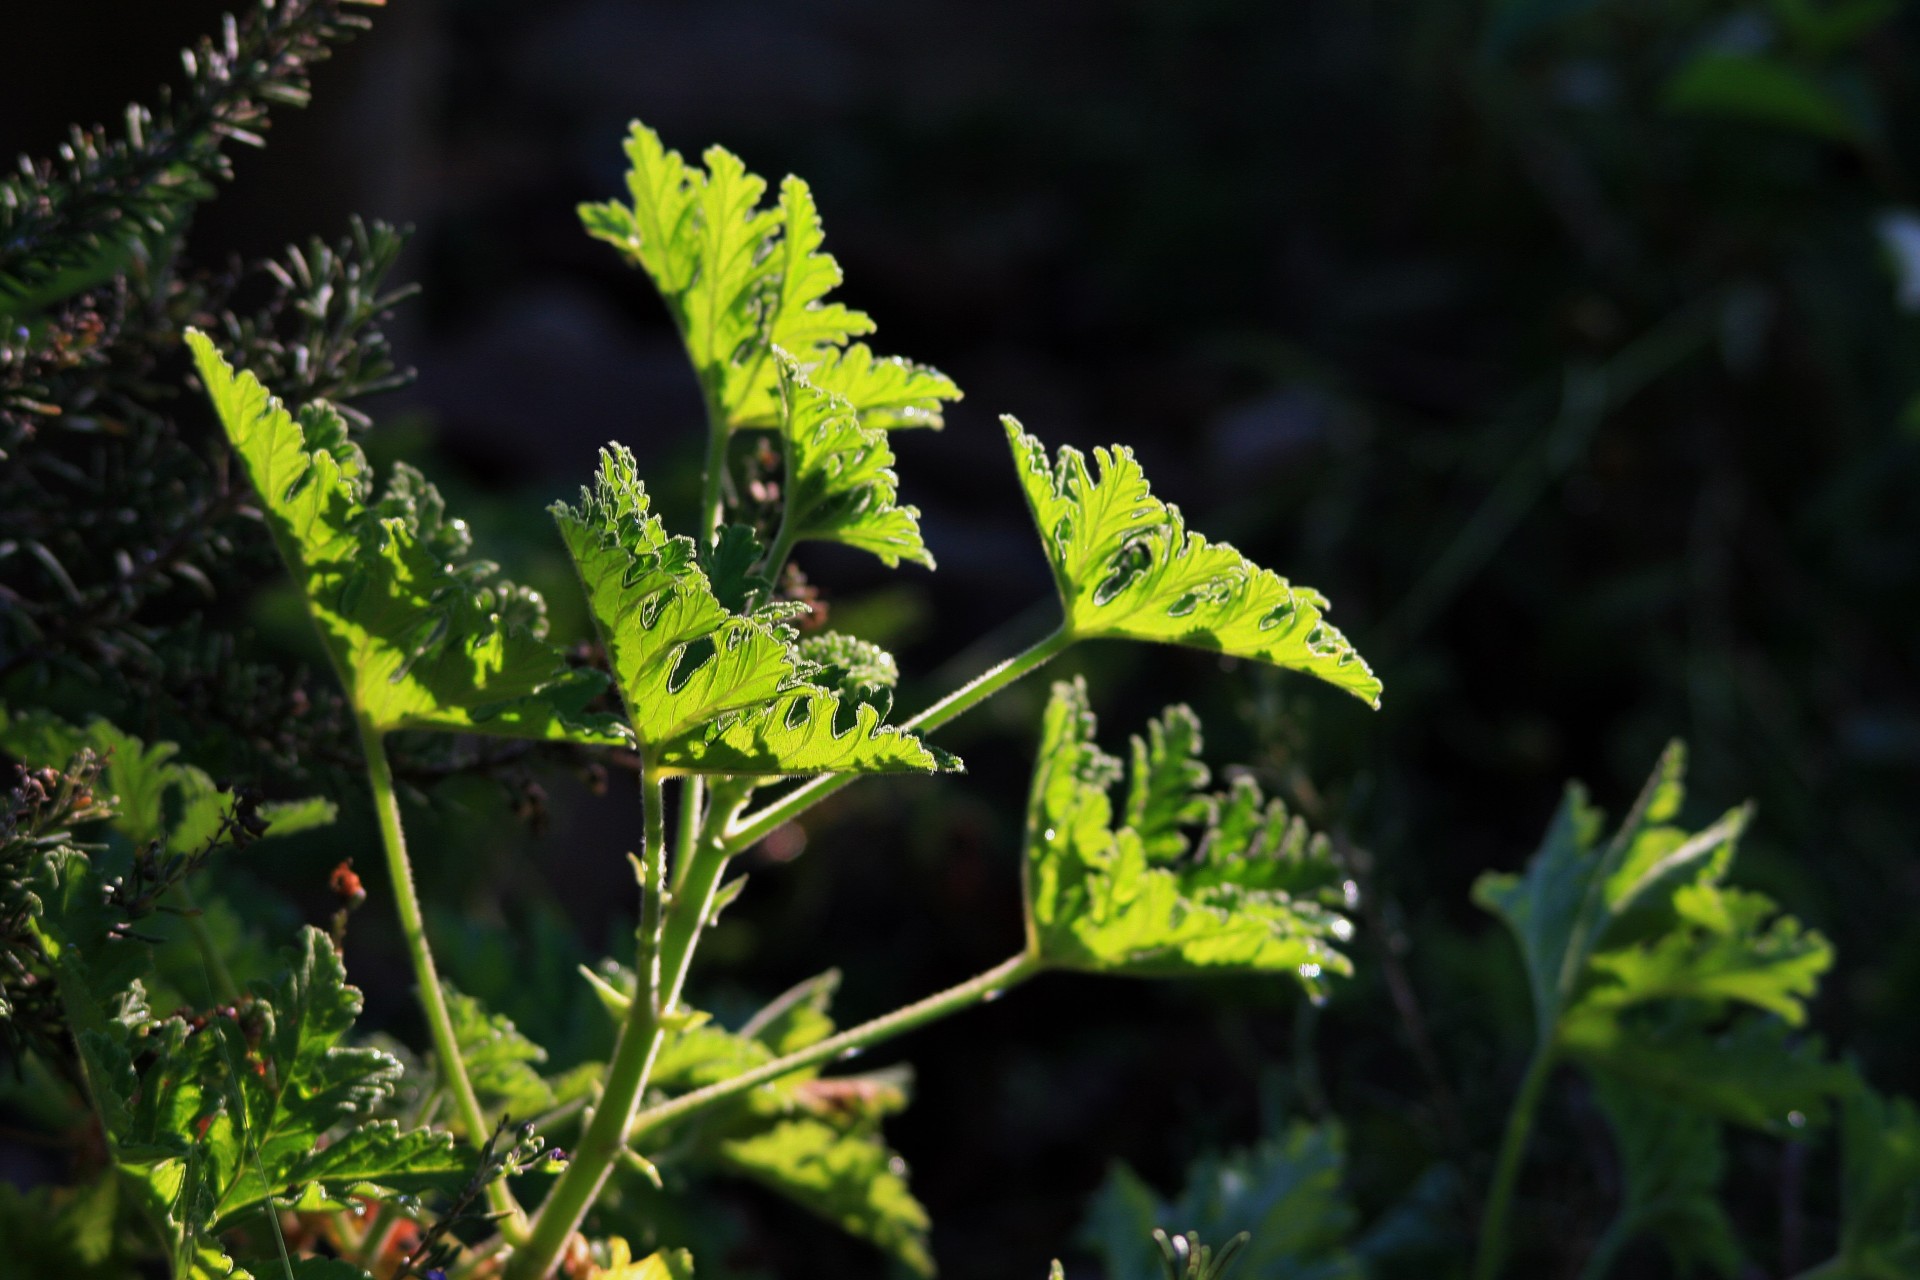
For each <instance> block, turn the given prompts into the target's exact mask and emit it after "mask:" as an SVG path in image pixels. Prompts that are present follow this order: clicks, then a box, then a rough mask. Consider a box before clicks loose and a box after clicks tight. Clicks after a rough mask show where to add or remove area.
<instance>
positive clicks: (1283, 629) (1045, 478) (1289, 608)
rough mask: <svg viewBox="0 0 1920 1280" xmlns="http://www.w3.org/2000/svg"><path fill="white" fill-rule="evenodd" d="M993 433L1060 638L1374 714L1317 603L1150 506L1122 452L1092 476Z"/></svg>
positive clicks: (1110, 452) (1141, 479)
mask: <svg viewBox="0 0 1920 1280" xmlns="http://www.w3.org/2000/svg"><path fill="white" fill-rule="evenodd" d="M1003 422H1004V423H1005V425H1006V429H1007V439H1008V441H1009V442H1010V443H1011V445H1012V446H1013V454H1014V460H1015V463H1016V465H1017V466H1018V468H1019V472H1020V484H1021V488H1022V489H1023V490H1024V491H1025V493H1026V497H1027V505H1028V507H1029V508H1030V509H1031V510H1032V512H1033V518H1034V523H1035V525H1036V526H1037V527H1038V529H1039V532H1040V540H1041V542H1042V544H1043V545H1044V546H1045V549H1046V553H1047V561H1048V564H1049V565H1050V566H1051V568H1052V570H1053V577H1054V583H1055V585H1056V586H1057V587H1058V589H1059V592H1060V600H1061V604H1062V605H1063V606H1064V608H1065V609H1066V615H1067V617H1066V626H1067V629H1068V630H1069V631H1070V632H1071V633H1072V634H1074V635H1077V636H1080V637H1082V638H1092V637H1097V636H1122V637H1127V638H1131V639H1136V640H1149V641H1158V642H1160V643H1164V644H1180V645H1188V646H1191V647H1194V648H1199V649H1207V650H1211V651H1213V652H1217V653H1223V654H1227V655H1230V656H1232V657H1236V658H1247V659H1251V660H1254V661H1259V662H1270V663H1273V664H1274V665H1276V666H1281V667H1287V668H1290V669H1292V670H1295V671H1304V672H1306V673H1307V674H1309V675H1313V676H1317V677H1319V678H1320V679H1322V680H1324V681H1326V682H1327V683H1328V684H1331V685H1333V686H1335V687H1336V688H1340V689H1344V690H1346V691H1347V692H1348V693H1351V694H1353V695H1354V696H1355V697H1357V698H1359V699H1360V700H1361V701H1363V702H1365V703H1367V704H1368V705H1369V706H1372V707H1378V706H1379V705H1380V681H1379V679H1378V678H1377V677H1375V675H1374V674H1373V671H1372V669H1371V668H1369V667H1368V666H1367V664H1366V661H1365V660H1364V659H1363V658H1361V656H1360V655H1359V653H1357V652H1356V651H1355V650H1354V648H1353V646H1352V645H1351V644H1349V643H1348V642H1347V638H1346V637H1345V636H1343V635H1342V634H1341V633H1340V632H1339V631H1338V630H1337V629H1336V628H1335V627H1334V626H1333V624H1332V623H1330V622H1328V621H1326V610H1327V601H1326V599H1325V598H1324V597H1323V596H1321V594H1320V593H1319V592H1317V591H1315V590H1313V589H1312V588H1310V587H1299V586H1294V585H1292V584H1290V583H1289V582H1288V581H1287V580H1286V579H1285V578H1282V577H1280V576H1279V575H1278V574H1276V573H1274V572H1273V571H1271V570H1269V569H1263V568H1261V567H1260V566H1259V565H1256V564H1254V563H1253V562H1252V561H1251V560H1248V559H1247V558H1246V557H1245V556H1243V555H1241V554H1240V553H1239V552H1238V551H1236V550H1235V549H1234V548H1233V547H1231V546H1228V545H1227V544H1226V543H1215V542H1209V541H1207V539H1206V538H1205V537H1204V536H1202V535H1201V534H1198V533H1194V532H1191V531H1190V530H1188V528H1187V527H1186V522H1185V520H1184V519H1183V518H1182V517H1181V515H1180V511H1179V508H1177V507H1175V506H1173V505H1171V504H1170V503H1165V502H1162V501H1161V500H1160V499H1158V498H1156V497H1154V496H1153V492H1152V490H1151V488H1150V487H1149V486H1148V484H1147V478H1146V475H1145V473H1144V472H1143V471H1142V470H1141V468H1140V464H1139V462H1138V461H1136V460H1135V458H1134V456H1133V450H1131V449H1129V448H1127V447H1126V446H1124V445H1115V446H1113V447H1112V448H1103V449H1096V450H1095V451H1094V455H1093V462H1094V465H1093V467H1092V468H1089V466H1088V464H1087V458H1086V455H1085V454H1083V453H1081V452H1080V451H1079V450H1078V449H1074V448H1072V447H1070V446H1062V447H1061V448H1060V450H1059V452H1058V454H1057V455H1056V456H1055V457H1054V458H1053V459H1051V460H1050V459H1049V458H1048V457H1047V452H1046V448H1045V447H1044V446H1043V445H1042V444H1041V443H1040V441H1039V440H1038V439H1037V438H1035V437H1034V436H1032V435H1030V434H1028V433H1027V432H1026V431H1025V430H1024V429H1022V427H1021V426H1020V424H1019V423H1018V422H1017V421H1015V420H1014V419H1012V418H1005V419H1003Z"/></svg>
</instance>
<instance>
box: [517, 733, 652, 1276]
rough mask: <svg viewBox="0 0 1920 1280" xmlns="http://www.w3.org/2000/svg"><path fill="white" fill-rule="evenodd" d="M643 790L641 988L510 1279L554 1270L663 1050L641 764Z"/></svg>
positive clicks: (645, 780) (621, 1145)
mask: <svg viewBox="0 0 1920 1280" xmlns="http://www.w3.org/2000/svg"><path fill="white" fill-rule="evenodd" d="M640 794H641V808H642V811H643V818H644V822H645V829H646V837H645V841H646V842H645V844H644V845H643V846H642V847H641V852H640V857H639V859H638V860H637V861H638V863H639V866H640V879H641V886H640V895H641V904H640V943H639V954H638V955H637V956H636V958H635V963H634V972H635V973H636V974H637V975H638V978H639V989H638V990H636V991H635V992H634V995H633V1001H632V1003H630V1004H629V1005H628V1006H627V1017H626V1021H624V1022H623V1023H621V1025H620V1038H619V1040H618V1042H617V1043H615V1045H614V1047H613V1060H612V1061H611V1062H609V1063H608V1064H607V1075H606V1080H605V1082H604V1083H603V1084H602V1086H601V1090H600V1099H599V1102H598V1104H597V1105H596V1106H595V1107H594V1109H593V1116H592V1118H591V1119H589V1120H588V1121H587V1126H586V1128H585V1129H584V1130H583V1131H582V1132H581V1134H580V1145H579V1147H578V1148H577V1149H576V1150H575V1151H574V1153H573V1158H572V1159H571V1160H570V1161H569V1162H568V1163H567V1168H566V1171H565V1172H563V1173H562V1174H561V1175H560V1179H559V1181H557V1182H555V1183H554V1184H553V1190H552V1191H551V1192H549V1193H548V1195H547V1198H546V1200H545V1201H544V1202H543V1203H542V1204H541V1206H540V1210H539V1212H538V1213H536V1214H535V1215H534V1220H533V1230H532V1231H531V1232H530V1233H529V1235H528V1237H527V1242H526V1243H525V1244H524V1245H523V1246H521V1247H520V1248H518V1249H516V1250H515V1251H514V1254H513V1258H512V1259H511V1260H510V1261H509V1262H508V1263H507V1269H506V1273H505V1275H506V1280H541V1277H544V1276H546V1275H547V1274H548V1273H549V1272H551V1271H552V1270H553V1268H554V1265H555V1264H556V1263H557V1262H558V1261H559V1259H560V1255H561V1253H562V1252H563V1251H564V1250H565V1248H566V1245H567V1241H568V1240H569V1239H571V1238H572V1236H573V1233H574V1232H575V1231H577V1230H579V1229H580V1223H581V1222H582V1221H583V1220H585V1218H586V1216H587V1211H588V1210H589V1209H591V1208H592V1207H593V1202H594V1200H595V1199H597V1198H598V1197H599V1195H600V1188H601V1187H603V1186H604V1185H605V1184H606V1181H607V1175H608V1174H610V1173H611V1172H612V1171H613V1165H614V1162H615V1161H616V1160H617V1159H618V1158H619V1156H620V1153H621V1152H622V1151H624V1150H625V1149H626V1145H627V1132H628V1129H629V1127H630V1126H631V1125H632V1123H633V1116H634V1112H636V1111H637V1110H639V1107H640V1097H641V1095H642V1094H643V1093H645V1092H646V1088H647V1078H648V1077H649V1076H650V1075H652V1074H653V1062H654V1059H655V1058H656V1057H657V1056H658V1055H659V1052H660V1041H661V1030H662V1028H663V1026H664V1020H663V1017H662V1013H663V1010H664V1009H665V1006H664V1005H663V1003H662V986H661V965H660V959H661V933H662V930H663V924H664V919H665V917H664V914H663V913H662V910H661V905H662V904H661V899H662V898H663V897H664V896H665V894H666V887H667V886H666V814H665V813H664V812H663V809H664V807H665V804H664V802H665V796H664V788H663V787H662V784H661V779H660V775H659V774H658V773H656V772H654V771H653V770H652V769H648V768H644V767H643V768H642V769H641V772H640Z"/></svg>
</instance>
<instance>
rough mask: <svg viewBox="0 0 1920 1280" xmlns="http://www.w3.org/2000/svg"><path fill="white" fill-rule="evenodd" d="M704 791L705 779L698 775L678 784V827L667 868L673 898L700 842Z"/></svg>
mask: <svg viewBox="0 0 1920 1280" xmlns="http://www.w3.org/2000/svg"><path fill="white" fill-rule="evenodd" d="M705 790H706V787H705V779H703V778H701V777H700V775H699V774H689V775H688V776H687V778H686V780H685V781H684V782H682V783H681V784H680V826H679V830H678V832H677V834H676V835H675V836H674V841H673V865H672V866H671V867H670V868H668V875H669V877H670V883H671V887H672V890H673V893H674V895H675V896H678V894H679V893H680V886H681V885H682V884H683V883H685V881H686V878H687V866H688V864H689V863H691V862H692V861H693V851H694V849H695V847H696V846H697V845H698V844H699V842H700V828H701V824H700V801H701V799H702V798H703V794H704V792H705Z"/></svg>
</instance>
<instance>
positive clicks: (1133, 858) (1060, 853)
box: [1025, 680, 1352, 990]
mask: <svg viewBox="0 0 1920 1280" xmlns="http://www.w3.org/2000/svg"><path fill="white" fill-rule="evenodd" d="M1093 732H1094V720H1093V715H1092V713H1091V711H1090V710H1089V709H1088V706H1087V694H1086V686H1085V685H1084V683H1082V682H1080V681H1077V680H1076V681H1075V682H1073V683H1071V684H1067V683H1061V684H1056V685H1055V686H1054V688H1053V698H1052V701H1051V702H1050V703H1049V704H1048V706H1047V714H1046V721H1045V726H1044V728H1043V729H1042V732H1041V743H1040V750H1039V755H1038V763H1037V765H1036V767H1035V770H1034V781H1033V793H1032V799H1031V801H1030V803H1029V808H1028V814H1027V832H1026V857H1025V871H1026V908H1027V932H1028V945H1029V947H1030V948H1031V949H1032V951H1033V952H1034V954H1035V955H1036V956H1038V957H1039V958H1040V959H1042V960H1044V961H1045V962H1046V963H1048V964H1051V965H1056V966H1059V967H1063V968H1071V969H1085V970H1090V971H1094V972H1110V973H1129V974H1141V975H1177V974H1185V973H1194V972H1202V971H1206V970H1211V969H1237V970H1253V971H1263V972H1280V971H1289V972H1292V973H1294V974H1296V975H1297V976H1298V977H1299V978H1300V980H1301V981H1302V982H1303V983H1305V984H1306V985H1307V987H1308V988H1309V989H1310V990H1317V989H1318V987H1319V985H1320V978H1321V975H1322V974H1323V973H1325V972H1329V971H1330V972H1335V973H1349V972H1351V971H1352V966H1351V964H1350V962H1349V961H1348V960H1347V958H1346V956H1344V955H1343V954H1341V953H1340V951H1338V950H1337V949H1336V947H1335V946H1334V943H1336V942H1342V941H1345V940H1346V938H1347V937H1349V936H1351V933H1352V926H1351V925H1350V924H1349V923H1348V922H1347V921H1346V919H1345V918H1344V917H1342V916H1341V915H1339V914H1338V913H1337V912H1336V911H1334V910H1333V909H1331V907H1330V906H1329V905H1327V904H1328V903H1329V902H1332V901H1337V900H1338V897H1339V893H1340V890H1339V889H1338V888H1337V887H1336V886H1337V885H1338V883H1339V878H1338V876H1337V875H1336V874H1335V871H1334V868H1333V866H1332V862H1331V860H1330V858H1329V857H1328V855H1327V851H1326V848H1325V845H1324V842H1321V841H1317V840H1310V839H1308V838H1307V836H1306V832H1305V828H1304V827H1303V826H1301V825H1300V824H1299V823H1297V822H1296V821H1293V820H1290V819H1289V817H1288V815H1287V814H1286V811H1285V809H1284V808H1283V807H1282V806H1281V805H1279V804H1278V803H1277V802H1276V803H1273V804H1267V803H1265V802H1264V801H1263V800H1262V799H1261V797H1260V795H1259V791H1258V789H1257V788H1255V787H1254V786H1253V784H1252V782H1251V781H1250V780H1242V781H1241V782H1239V783H1238V784H1236V786H1235V788H1234V789H1233V790H1231V791H1229V792H1228V793H1226V794H1224V795H1221V794H1215V795H1209V794H1206V793H1204V792H1202V791H1200V787H1202V786H1204V785H1205V782H1206V771H1205V770H1204V768H1200V767H1198V764H1197V759H1196V757H1197V754H1198V751H1199V748H1200V737H1199V725H1198V722H1197V721H1195V720H1194V719H1193V716H1192V713H1191V712H1190V711H1187V710H1186V709H1185V708H1174V709H1171V710H1169V711H1168V712H1167V713H1166V714H1165V716H1164V717H1163V718H1162V720H1161V721H1159V722H1158V723H1157V724H1156V726H1155V727H1154V729H1153V731H1152V732H1151V734H1150V737H1149V740H1148V741H1147V742H1146V743H1144V744H1141V743H1136V746H1135V756H1134V758H1135V767H1134V777H1133V781H1132V783H1131V785H1130V787H1129V792H1128V794H1129V805H1128V817H1129V821H1127V822H1123V823H1122V824H1121V825H1120V826H1118V827H1115V825H1114V813H1113V804H1112V800H1111V798H1110V796H1109V791H1110V790H1111V788H1112V786H1113V784H1114V782H1116V781H1117V780H1118V779H1119V776H1120V762H1119V761H1117V760H1115V759H1114V758H1113V757H1111V756H1108V755H1107V754H1105V753H1104V752H1102V751H1101V750H1100V749H1099V748H1098V747H1096V746H1094V745H1093ZM1174 780H1177V781H1178V782H1180V783H1184V785H1185V786H1186V788H1187V791H1186V793H1185V794H1184V795H1180V796H1176V795H1175V794H1174V792H1173V786H1172V785H1171V783H1172V782H1173V781H1174ZM1136 801H1137V803H1136ZM1134 817H1138V818H1139V820H1140V821H1141V823H1142V824H1143V825H1142V826H1138V827H1136V826H1134V825H1132V822H1131V819H1132V818H1134ZM1183 828H1191V829H1192V830H1194V832H1195V833H1196V834H1197V835H1198V837H1199V847H1198V848H1197V849H1196V850H1195V851H1194V854H1193V856H1191V857H1182V851H1183V850H1184V849H1185V847H1186V841H1187V838H1188V837H1187V835H1186V834H1185V832H1184V831H1183Z"/></svg>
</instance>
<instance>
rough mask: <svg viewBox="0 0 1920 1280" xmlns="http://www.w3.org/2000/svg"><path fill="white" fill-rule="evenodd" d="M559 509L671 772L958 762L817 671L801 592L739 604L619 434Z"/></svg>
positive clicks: (931, 766)
mask: <svg viewBox="0 0 1920 1280" xmlns="http://www.w3.org/2000/svg"><path fill="white" fill-rule="evenodd" d="M553 515H554V518H555V519H556V520H557V521H558V522H559V525H560V532H561V536H562V537H563V538H564V540H565V541H566V544H567V550H568V551H569V552H570V553H571V555H572V556H573V561H574V565H575V567H576V568H577V569H578V571H579V574H580V579H581V582H582V583H583V584H584V586H585V588H586V594H587V600H588V604H589V606H590V608H591V610H592V613H593V617H594V621H595V624H596V626H597V627H598V628H599V631H600V636H601V639H602V641H603V642H604V643H605V645H606V649H607V655H608V658H609V661H610V662H611V665H612V667H613V673H614V679H615V682H616V684H617V685H618V686H619V689H620V692H621V695H622V697H623V699H624V700H625V703H626V707H627V713H628V719H629V723H630V725H631V727H632V730H633V733H634V736H635V737H636V739H637V740H638V743H639V747H640V751H641V754H642V756H643V757H644V759H645V761H646V764H647V767H648V768H651V769H655V770H659V771H661V772H666V773H720V774H752V775H793V774H813V773H839V772H848V773H876V772H880V773H885V772H932V771H934V770H936V769H942V768H952V767H954V765H955V763H956V762H954V761H953V760H952V758H951V757H949V756H946V755H945V754H944V753H936V752H935V751H933V750H932V749H930V748H929V747H927V745H926V744H925V743H923V742H922V741H921V740H920V739H919V738H918V737H917V736H916V735H914V734H912V733H909V732H906V731H904V730H901V729H895V728H891V727H888V726H885V725H882V724H881V723H880V722H879V721H880V718H879V714H878V712H877V711H875V710H874V708H872V707H871V706H850V705H848V704H844V703H843V701H842V699H841V697H840V695H839V694H836V693H834V692H832V691H830V690H827V689H823V688H820V687H818V686H816V685H811V684H807V683H806V682H805V681H804V680H802V679H801V676H800V672H801V669H802V666H803V664H804V660H803V659H802V658H801V657H800V655H799V653H798V651H797V650H796V649H795V648H794V645H793V639H792V636H791V633H790V631H789V629H788V628H786V627H785V626H784V625H782V624H783V623H784V621H785V619H786V618H787V617H789V616H791V613H792V609H791V606H786V605H774V606H769V607H763V608H761V609H759V610H756V611H755V612H753V613H749V614H737V613H731V612H729V611H728V610H727V609H725V608H724V607H722V605H721V604H720V602H719V600H718V599H717V598H715V596H714V593H713V590H712V589H711V587H710V586H709V585H708V580H707V577H706V575H705V574H704V573H703V572H702V571H701V569H700V566H699V564H698V563H697V560H696V557H695V554H694V546H693V542H692V540H691V539H688V538H684V537H682V538H674V537H669V536H668V535H667V533H666V530H665V529H664V528H663V527H662V525H661V523H660V520H659V518H658V517H657V516H655V515H653V514H652V513H651V512H650V511H649V499H648V497H647V493H646V490H645V488H644V486H643V485H642V484H641V483H640V480H639V477H638V475H637V473H636V471H635V469H634V463H633V455H632V454H631V453H629V452H628V451H627V450H626V449H624V448H622V447H620V446H618V445H615V446H612V447H610V448H609V449H606V450H603V451H602V453H601V465H600V471H599V475H598V477H597V479H596V483H595V487H594V489H592V490H582V491H581V495H580V503H579V505H578V506H574V507H570V506H567V505H565V504H556V505H555V506H554V507H553Z"/></svg>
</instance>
